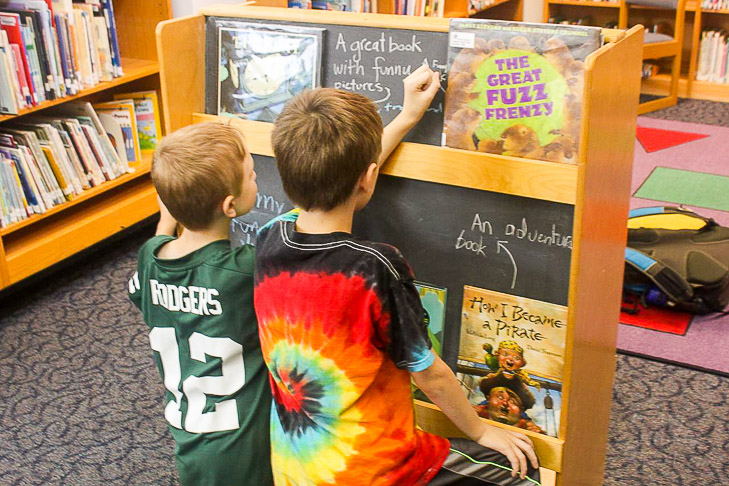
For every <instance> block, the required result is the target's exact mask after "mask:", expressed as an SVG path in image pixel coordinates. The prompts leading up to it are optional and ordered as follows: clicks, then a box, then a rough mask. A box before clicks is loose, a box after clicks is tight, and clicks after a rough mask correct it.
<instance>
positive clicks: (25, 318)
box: [0, 102, 729, 486]
mask: <svg viewBox="0 0 729 486" xmlns="http://www.w3.org/2000/svg"><path fill="white" fill-rule="evenodd" d="M692 105H693V106H692V108H690V111H692V112H694V113H696V110H697V109H698V108H697V107H696V106H695V105H694V103H693V102H692ZM700 105H701V107H703V108H705V110H704V111H702V113H704V114H705V118H704V119H701V120H700V122H701V123H710V121H709V120H714V121H716V122H717V123H716V124H722V123H729V116H728V115H729V109H728V108H727V105H723V108H722V107H721V106H720V107H718V108H717V107H713V106H708V105H705V104H701V103H700ZM673 116H676V115H673ZM681 116H685V115H681ZM672 119H677V118H672ZM680 119H684V118H680ZM692 120H693V121H699V120H696V119H695V118H692V119H690V120H686V121H692ZM150 234H151V228H150V227H149V226H146V227H144V228H142V229H141V232H140V230H139V229H138V230H137V231H136V232H133V233H131V234H129V235H127V237H126V238H124V239H123V240H120V241H117V242H115V243H114V244H113V245H111V246H109V245H106V246H103V247H101V248H100V249H97V251H96V252H93V253H90V254H86V255H84V258H82V259H78V260H76V261H75V262H72V264H71V265H70V266H69V265H67V266H65V267H64V268H62V269H61V270H59V271H56V272H55V273H53V274H52V275H48V276H46V277H45V278H43V279H37V280H35V281H32V282H30V284H26V285H24V286H23V287H22V288H20V289H15V291H14V292H13V293H11V294H8V293H7V292H5V293H3V294H0V485H3V486H4V485H102V484H103V485H151V484H155V485H173V484H176V483H177V479H176V473H175V469H174V463H173V459H172V449H173V443H172V439H171V437H170V435H169V433H168V432H167V429H166V425H165V422H164V419H163V415H162V414H163V407H162V396H163V387H162V384H161V383H160V381H159V378H158V376H157V370H156V369H155V367H154V364H153V362H152V357H151V352H150V349H149V343H148V340H147V331H146V326H144V324H142V322H141V321H140V316H139V313H138V312H137V310H136V308H134V307H133V306H132V305H131V304H130V303H129V301H128V300H127V297H126V283H127V279H128V278H129V276H130V275H131V274H132V273H133V270H134V266H135V259H136V250H137V249H138V247H139V246H140V245H141V243H142V242H143V241H144V239H145V238H146V237H148V236H149V235H150ZM728 332H729V330H728ZM718 351H722V350H708V349H707V350H691V349H687V350H686V352H718ZM723 352H726V350H723ZM727 416H729V378H722V377H718V376H715V375H710V374H707V373H703V372H698V371H694V370H689V369H684V368H679V367H676V366H673V365H668V364H663V363H657V362H652V361H647V360H644V359H640V358H635V357H628V356H618V369H617V374H616V381H615V386H614V391H613V410H612V415H611V422H610V438H609V441H610V442H609V447H608V455H607V464H606V473H605V481H604V484H605V485H606V486H613V485H622V486H646V485H655V486H683V485H686V486H688V485H691V486H708V485H712V486H713V485H720V484H723V483H724V482H726V479H727V478H729V422H727V420H726V417H727ZM585 433H589V431H585ZM251 486H255V485H251ZM567 486H573V485H567Z"/></svg>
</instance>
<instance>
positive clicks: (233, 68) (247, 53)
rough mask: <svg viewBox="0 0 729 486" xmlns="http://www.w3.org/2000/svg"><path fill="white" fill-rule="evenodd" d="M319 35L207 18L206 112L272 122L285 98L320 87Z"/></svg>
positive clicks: (300, 29) (318, 30) (304, 29)
mask: <svg viewBox="0 0 729 486" xmlns="http://www.w3.org/2000/svg"><path fill="white" fill-rule="evenodd" d="M325 3H326V2H325ZM324 31H325V29H322V28H315V27H294V26H286V25H278V24H260V23H251V22H249V21H243V20H240V21H238V20H222V19H218V18H215V17H211V18H209V19H208V28H207V36H208V42H207V48H206V66H207V69H206V71H207V72H208V75H207V77H206V86H205V99H206V104H205V107H206V112H207V113H211V114H216V115H218V114H230V115H233V116H238V117H241V118H246V119H249V120H259V121H267V122H273V121H275V119H276V118H277V117H278V114H279V113H281V110H282V109H283V107H284V104H285V103H286V102H287V101H288V100H289V99H291V98H293V97H294V96H295V95H296V94H298V93H300V92H302V91H304V90H305V89H311V88H315V87H317V86H320V80H321V62H322V45H323V35H324Z"/></svg>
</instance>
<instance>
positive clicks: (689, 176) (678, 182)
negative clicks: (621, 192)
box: [633, 167, 729, 211]
mask: <svg viewBox="0 0 729 486" xmlns="http://www.w3.org/2000/svg"><path fill="white" fill-rule="evenodd" d="M633 196H634V197H639V198H641V199H652V200H654V201H662V202H671V203H678V204H685V205H686V206H697V207H700V208H709V209H718V210H720V211H729V177H727V176H721V175H714V174H704V173H702V172H693V171H689V170H681V169H669V168H668V167H656V168H655V169H653V172H651V175H649V176H648V178H647V179H646V180H645V182H643V184H642V185H641V186H640V187H639V188H638V190H637V191H636V192H635V194H633Z"/></svg>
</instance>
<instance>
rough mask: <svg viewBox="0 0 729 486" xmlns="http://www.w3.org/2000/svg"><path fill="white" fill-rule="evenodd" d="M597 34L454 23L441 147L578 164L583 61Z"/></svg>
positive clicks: (493, 22) (581, 28)
mask: <svg viewBox="0 0 729 486" xmlns="http://www.w3.org/2000/svg"><path fill="white" fill-rule="evenodd" d="M601 44H602V32H601V29H599V28H596V27H585V26H573V25H548V24H530V23H523V22H507V21H499V20H481V19H452V20H451V24H450V34H449V40H448V70H449V75H448V89H447V91H446V106H445V122H444V126H443V136H444V137H443V138H444V140H443V143H444V145H445V146H448V147H453V148H459V149H464V150H474V151H481V152H487V153H492V154H501V155H511V156H515V157H525V158H530V159H541V160H548V161H553V162H572V163H575V162H576V161H577V153H578V149H579V147H578V142H579V134H580V115H581V112H582V102H583V91H584V72H585V66H584V61H585V58H586V57H587V56H588V55H589V54H590V53H591V52H593V51H595V50H596V49H598V48H599V47H600V45H601Z"/></svg>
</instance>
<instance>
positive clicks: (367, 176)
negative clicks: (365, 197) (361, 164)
mask: <svg viewBox="0 0 729 486" xmlns="http://www.w3.org/2000/svg"><path fill="white" fill-rule="evenodd" d="M379 174H380V168H379V166H378V165H377V163H375V162H372V163H371V164H370V165H369V166H368V167H367V170H366V171H364V172H363V173H362V177H361V178H360V187H361V188H362V189H363V190H364V191H365V192H367V193H371V192H373V191H374V190H375V184H376V183H377V176H378V175H379Z"/></svg>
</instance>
